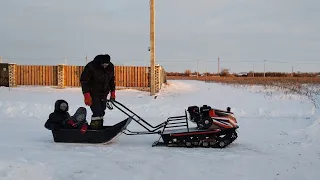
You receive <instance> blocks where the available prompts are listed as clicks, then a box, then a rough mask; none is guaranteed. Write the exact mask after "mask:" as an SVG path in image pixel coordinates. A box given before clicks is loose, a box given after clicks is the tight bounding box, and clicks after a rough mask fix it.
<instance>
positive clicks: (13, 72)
mask: <svg viewBox="0 0 320 180" xmlns="http://www.w3.org/2000/svg"><path fill="white" fill-rule="evenodd" d="M8 66H9V67H8V68H9V87H16V86H17V78H16V77H17V65H16V64H15V63H10V64H8Z"/></svg>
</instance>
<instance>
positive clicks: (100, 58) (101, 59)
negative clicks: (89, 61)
mask: <svg viewBox="0 0 320 180" xmlns="http://www.w3.org/2000/svg"><path fill="white" fill-rule="evenodd" d="M93 63H94V64H96V65H101V64H103V63H110V56H109V55H108V54H99V55H97V56H96V57H95V58H94V59H93Z"/></svg>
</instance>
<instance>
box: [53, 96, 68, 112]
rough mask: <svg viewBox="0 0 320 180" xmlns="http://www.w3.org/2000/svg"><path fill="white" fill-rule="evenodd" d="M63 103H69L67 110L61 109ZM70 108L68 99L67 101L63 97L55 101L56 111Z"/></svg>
mask: <svg viewBox="0 0 320 180" xmlns="http://www.w3.org/2000/svg"><path fill="white" fill-rule="evenodd" d="M62 103H66V104H67V109H66V110H65V111H63V110H61V109H60V105H61V104H62ZM68 110H69V104H68V102H67V101H65V100H63V99H59V100H57V101H56V102H55V104H54V111H55V112H67V111H68Z"/></svg>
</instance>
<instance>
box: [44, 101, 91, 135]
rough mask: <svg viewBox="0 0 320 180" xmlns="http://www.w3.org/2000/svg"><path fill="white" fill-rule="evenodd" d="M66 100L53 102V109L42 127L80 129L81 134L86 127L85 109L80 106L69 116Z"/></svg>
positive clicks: (49, 128)
mask: <svg viewBox="0 0 320 180" xmlns="http://www.w3.org/2000/svg"><path fill="white" fill-rule="evenodd" d="M68 110H69V105H68V103H67V101H65V100H63V99H59V100H57V101H56V102H55V104H54V111H53V112H52V113H50V115H49V118H48V120H47V121H46V122H45V124H44V127H45V128H46V129H48V130H59V129H80V132H81V133H82V134H83V133H85V132H86V130H87V128H88V123H87V121H86V109H85V108H84V107H80V108H78V109H77V111H76V113H75V114H74V115H73V116H70V114H69V112H68Z"/></svg>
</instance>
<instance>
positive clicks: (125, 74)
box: [16, 65, 150, 87]
mask: <svg viewBox="0 0 320 180" xmlns="http://www.w3.org/2000/svg"><path fill="white" fill-rule="evenodd" d="M83 68H84V66H65V67H64V81H65V82H64V84H65V86H68V87H79V86H80V82H79V80H80V75H81V73H82V71H83ZM149 71H150V68H149V67H147V66H115V77H116V79H115V82H116V86H117V87H149V85H150V84H149ZM16 78H17V85H34V86H57V85H58V66H34V65H32V66H30V65H17V72H16Z"/></svg>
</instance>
